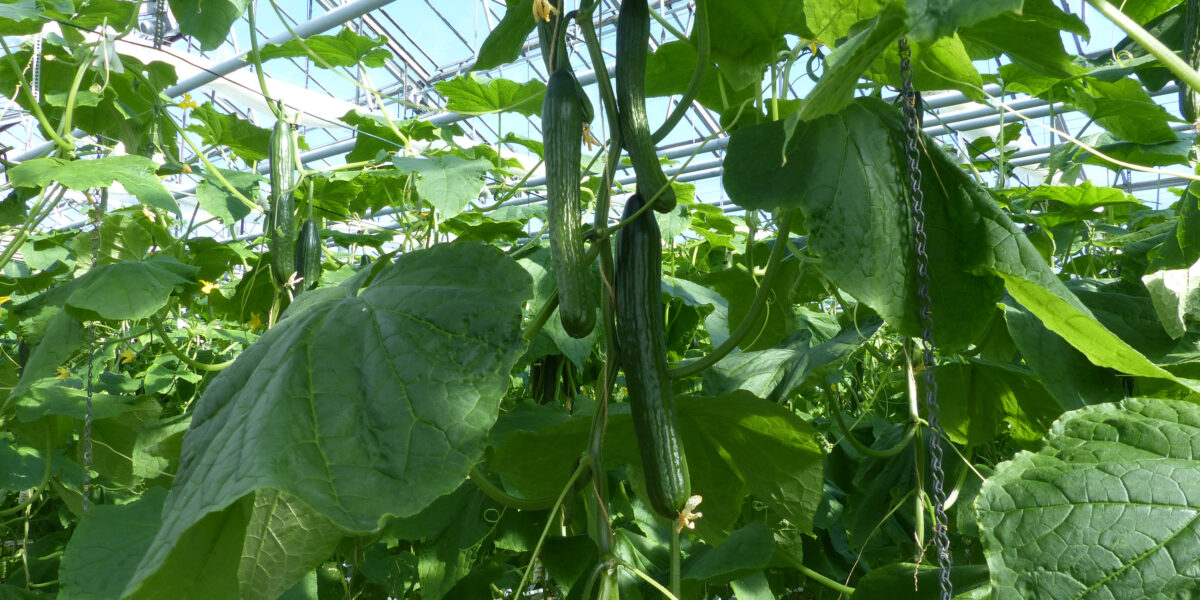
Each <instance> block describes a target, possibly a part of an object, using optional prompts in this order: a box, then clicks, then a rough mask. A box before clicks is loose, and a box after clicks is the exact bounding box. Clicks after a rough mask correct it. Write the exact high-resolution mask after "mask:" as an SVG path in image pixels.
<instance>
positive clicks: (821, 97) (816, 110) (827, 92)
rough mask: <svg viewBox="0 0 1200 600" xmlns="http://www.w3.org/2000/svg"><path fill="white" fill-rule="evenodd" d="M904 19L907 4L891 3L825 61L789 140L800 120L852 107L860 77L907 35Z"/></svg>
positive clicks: (794, 118) (793, 120)
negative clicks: (905, 33)
mask: <svg viewBox="0 0 1200 600" xmlns="http://www.w3.org/2000/svg"><path fill="white" fill-rule="evenodd" d="M904 18H905V11H904V5H903V3H901V2H890V3H888V4H887V6H884V7H883V9H882V10H880V11H879V14H878V15H876V17H875V20H874V21H872V22H871V23H870V24H869V25H868V26H867V27H866V28H865V29H863V30H862V31H861V32H859V33H858V34H856V35H855V36H854V37H851V38H850V39H849V40H847V41H846V43H844V44H842V45H841V46H838V49H837V50H835V51H833V53H831V54H830V55H829V56H828V57H827V58H826V59H825V72H824V73H823V74H822V75H821V79H820V81H818V82H817V85H816V87H814V88H813V90H812V91H811V92H809V93H808V96H806V97H805V98H804V103H803V104H801V105H800V110H799V111H797V112H796V113H795V114H794V115H793V116H792V118H789V119H788V131H789V134H788V135H789V138H790V136H791V133H790V132H791V128H792V127H794V126H795V123H796V121H797V120H800V121H808V120H811V119H816V118H817V117H822V116H825V115H829V114H833V113H836V112H838V111H839V110H842V109H843V108H845V107H846V106H847V105H848V104H850V101H851V100H852V99H853V97H854V90H855V88H856V86H857V85H858V80H859V77H861V76H862V74H863V72H864V71H866V70H867V68H868V67H870V66H871V64H872V63H874V62H875V61H876V60H878V59H879V57H880V56H881V55H883V54H885V53H886V52H887V50H888V48H890V47H891V46H892V44H894V43H895V42H896V40H898V39H900V36H902V35H904V31H905V29H906V28H907V26H908V25H907V24H906V23H905V21H904Z"/></svg>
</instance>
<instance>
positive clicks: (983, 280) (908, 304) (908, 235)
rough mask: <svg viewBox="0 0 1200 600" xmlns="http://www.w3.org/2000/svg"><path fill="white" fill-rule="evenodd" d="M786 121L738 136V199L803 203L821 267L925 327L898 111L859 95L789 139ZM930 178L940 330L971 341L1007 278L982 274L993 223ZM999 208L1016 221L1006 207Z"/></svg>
mask: <svg viewBox="0 0 1200 600" xmlns="http://www.w3.org/2000/svg"><path fill="white" fill-rule="evenodd" d="M843 48H845V46H843ZM785 129H786V125H785V124H784V123H782V122H775V123H768V124H765V125H758V126H755V127H747V128H744V129H740V130H738V131H736V132H735V133H734V134H733V137H732V139H731V140H730V143H729V155H728V158H727V159H726V164H725V176H724V183H725V189H726V191H727V192H728V193H729V197H730V198H731V199H732V200H733V201H734V202H736V203H738V204H739V205H740V206H744V207H746V208H749V209H762V210H774V209H776V208H798V209H799V210H800V211H801V212H802V213H803V214H804V222H805V224H806V225H807V227H808V229H809V231H810V235H809V238H808V251H809V252H810V253H811V254H814V255H816V256H817V257H819V258H820V262H819V263H818V265H817V266H818V267H819V268H820V270H821V272H822V273H824V275H825V276H826V277H828V278H829V279H830V280H832V281H833V282H834V283H836V284H837V285H838V287H840V288H841V289H843V290H846V291H847V292H849V293H850V294H851V295H852V296H854V298H855V299H857V300H858V301H860V302H862V303H864V304H866V305H867V306H869V307H870V308H871V309H873V310H875V311H876V312H877V313H879V315H880V316H881V317H883V319H884V320H885V321H886V322H887V323H888V324H890V325H892V326H894V327H897V328H898V329H899V330H900V332H901V333H902V334H904V335H911V336H916V335H918V333H919V332H920V325H919V315H918V312H917V311H918V308H917V307H918V296H917V274H916V265H915V259H914V258H913V257H914V256H915V252H914V250H913V234H912V231H911V226H910V225H909V217H908V208H907V201H906V199H905V194H904V189H903V187H902V182H903V181H904V179H905V178H906V175H905V174H904V172H903V171H902V170H901V169H900V162H899V157H902V156H903V151H902V145H901V141H902V140H903V129H902V125H901V121H900V118H899V114H898V113H897V112H896V110H895V109H894V108H892V107H890V106H888V105H886V104H884V103H882V102H880V101H877V100H869V99H860V100H856V101H854V103H852V104H850V105H849V106H848V107H846V108H845V109H844V110H842V111H841V112H839V113H837V114H832V115H828V116H825V117H822V118H820V119H817V120H814V121H809V122H806V123H799V124H798V125H797V127H796V129H795V134H794V135H793V136H792V137H791V138H790V139H787V137H786V133H785ZM929 145H932V144H927V146H929ZM781 155H782V157H783V160H782V161H781V159H780V157H781ZM954 168H955V169H956V170H957V169H958V167H957V166H955V167H954ZM923 175H924V177H923V181H924V182H925V186H924V187H925V193H926V206H925V215H926V220H927V226H926V232H927V235H928V240H929V248H930V251H929V260H930V265H929V267H930V276H931V289H930V295H931V297H932V299H933V314H934V315H935V317H934V330H933V331H934V338H935V340H936V341H937V343H938V345H939V346H941V347H945V348H963V347H965V346H966V345H968V344H970V343H971V342H972V341H973V340H974V339H975V338H976V337H978V335H979V334H980V333H981V332H982V331H983V329H984V327H986V326H987V322H988V318H989V316H990V315H991V313H992V312H993V311H994V310H995V303H996V301H998V300H999V299H1000V295H1001V284H1000V281H999V280H997V279H995V278H993V277H991V276H988V275H987V274H983V273H978V272H976V270H975V263H976V261H977V260H978V258H977V256H978V255H979V254H982V253H985V252H987V250H986V248H985V247H983V246H982V242H983V240H986V239H987V238H988V232H987V229H986V228H987V226H988V223H986V222H983V221H982V220H981V219H980V218H979V217H978V216H977V214H976V213H977V210H978V209H977V208H976V207H975V206H973V203H972V202H971V201H970V199H968V198H966V197H963V196H958V195H955V196H953V201H947V200H945V199H944V198H945V193H944V192H942V191H941V188H940V187H939V181H938V177H937V175H938V174H936V173H929V172H925V173H923ZM979 200H980V201H986V202H991V201H990V199H987V198H986V196H980V198H979ZM993 204H994V203H993ZM995 213H996V214H997V215H998V216H999V218H1003V219H1005V222H1008V221H1007V217H1003V215H1001V214H1000V213H999V209H996V210H995ZM1009 225H1010V226H1011V223H1009ZM1017 235H1021V237H1022V239H1023V238H1024V236H1023V234H1020V233H1019V232H1018V233H1017ZM1038 260H1041V259H1040V257H1039V258H1038ZM1046 270H1047V272H1048V271H1049V267H1046Z"/></svg>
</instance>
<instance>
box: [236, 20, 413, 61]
mask: <svg viewBox="0 0 1200 600" xmlns="http://www.w3.org/2000/svg"><path fill="white" fill-rule="evenodd" d="M387 43H388V39H387V38H386V37H380V38H369V37H367V36H364V35H359V34H357V33H354V30H352V29H350V28H349V27H343V28H342V30H341V31H339V32H338V34H337V35H314V36H312V37H310V38H307V39H305V40H304V41H303V43H302V42H301V41H300V40H297V39H294V38H293V39H290V40H288V41H286V42H284V43H282V44H267V45H265V46H263V47H262V50H261V51H260V54H261V56H262V60H263V61H264V62H266V61H268V60H271V59H273V58H307V57H308V56H309V54H308V52H309V51H310V50H311V51H312V53H313V54H315V55H317V56H318V57H320V58H321V61H324V62H323V63H322V62H321V61H315V60H314V61H313V64H314V65H316V66H318V67H322V68H326V69H330V68H334V67H353V66H356V65H358V63H360V62H361V63H362V64H363V65H365V66H368V67H375V68H378V67H382V66H383V65H384V63H385V62H386V61H387V59H389V58H392V53H391V52H388V51H387V50H386V49H384V48H382V47H381V46H383V45H385V44H387ZM305 46H307V47H308V48H307V49H305Z"/></svg>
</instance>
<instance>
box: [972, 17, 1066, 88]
mask: <svg viewBox="0 0 1200 600" xmlns="http://www.w3.org/2000/svg"><path fill="white" fill-rule="evenodd" d="M979 4H983V3H979ZM988 4H991V3H988ZM1060 30H1066V31H1074V32H1075V33H1080V34H1081V35H1083V36H1085V37H1086V36H1087V34H1088V30H1087V26H1086V25H1084V24H1083V22H1082V21H1081V20H1079V18H1077V17H1075V16H1074V15H1068V14H1066V13H1064V12H1062V11H1061V10H1060V9H1059V8H1058V7H1057V6H1055V5H1054V3H1052V2H1051V1H1050V0H1024V1H1023V3H1022V6H1021V13H1020V14H1017V13H1005V14H1000V15H997V16H995V17H992V18H990V19H986V20H983V21H979V22H978V23H976V24H974V25H972V26H970V27H962V28H960V29H959V30H958V35H959V37H961V38H962V40H963V42H964V43H966V45H967V49H968V50H970V51H971V58H974V59H975V60H981V59H987V58H995V57H998V56H1000V54H1001V53H1003V54H1006V55H1008V57H1009V58H1011V59H1012V61H1013V62H1014V63H1016V64H1018V65H1021V66H1022V67H1025V68H1026V69H1029V70H1030V71H1032V72H1034V73H1037V74H1039V75H1045V76H1048V77H1054V78H1066V77H1071V76H1074V75H1078V74H1080V73H1082V72H1083V71H1084V69H1083V67H1079V66H1077V65H1075V63H1074V62H1072V60H1071V56H1070V55H1068V54H1067V51H1066V50H1065V49H1064V48H1063V43H1062V38H1061V36H1060V33H1061V32H1060Z"/></svg>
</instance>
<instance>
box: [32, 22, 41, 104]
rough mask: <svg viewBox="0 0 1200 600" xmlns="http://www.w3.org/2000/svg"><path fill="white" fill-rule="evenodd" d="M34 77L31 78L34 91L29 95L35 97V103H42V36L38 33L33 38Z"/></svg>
mask: <svg viewBox="0 0 1200 600" xmlns="http://www.w3.org/2000/svg"><path fill="white" fill-rule="evenodd" d="M32 69H33V76H32V77H31V78H30V79H31V80H32V81H30V82H29V86H30V87H31V88H33V89H31V90H29V93H30V94H31V95H32V96H33V101H34V102H41V101H42V34H40V33H36V34H34V36H33V67H32Z"/></svg>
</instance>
